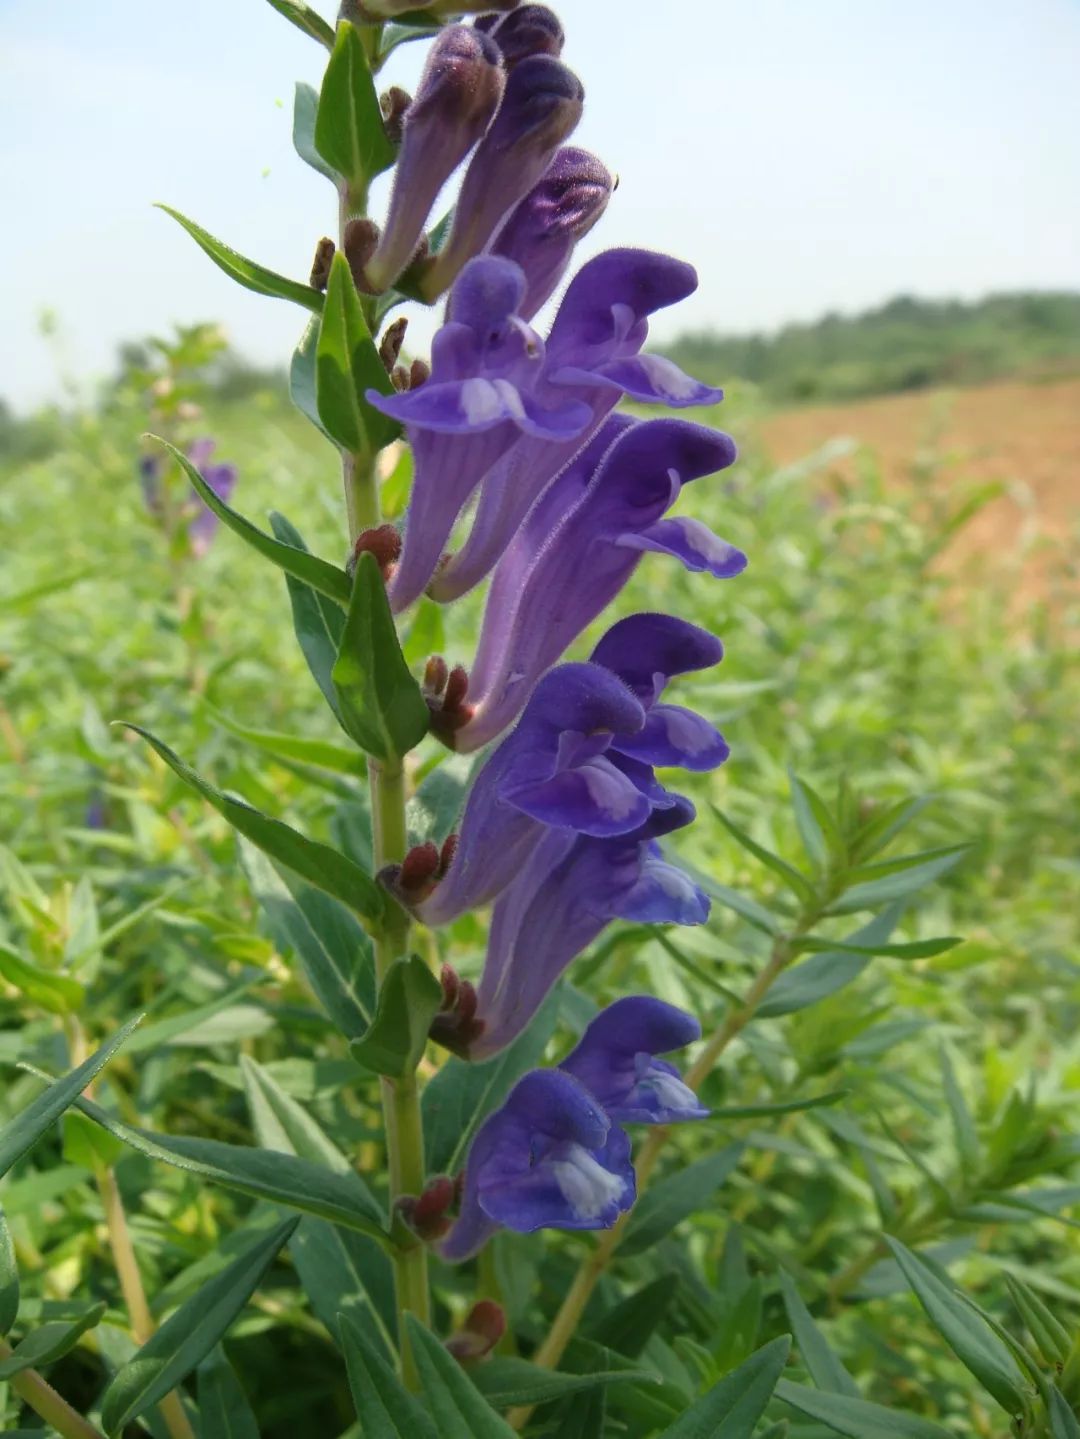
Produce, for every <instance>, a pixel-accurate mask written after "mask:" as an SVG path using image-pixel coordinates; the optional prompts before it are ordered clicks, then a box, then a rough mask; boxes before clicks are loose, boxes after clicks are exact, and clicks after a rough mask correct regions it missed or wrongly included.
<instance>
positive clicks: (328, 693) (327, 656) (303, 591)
mask: <svg viewBox="0 0 1080 1439" xmlns="http://www.w3.org/2000/svg"><path fill="white" fill-rule="evenodd" d="M270 528H271V529H272V530H273V532H274V534H275V535H276V536H277V538H278V539H279V540H281V541H283V542H284V543H285V544H289V545H293V546H294V547H296V548H297V549H306V546H305V544H304V541H303V540H302V539H301V538H300V535H299V533H298V532H297V530H296V529H295V528H294V527H293V526H292V525H291V524H290V523H289V521H288V520H287V519H286V518H285V516H284V515H279V514H277V513H276V512H275V513H272V514H271V515H270ZM346 579H348V577H347V576H346ZM285 583H286V585H287V586H288V590H289V603H290V605H291V606H292V617H293V629H294V630H295V632H296V638H297V641H298V643H299V645H300V649H301V651H302V652H303V656H304V659H305V660H306V661H307V666H308V669H309V670H310V671H311V675H312V678H313V679H314V681H315V683H316V684H317V685H318V686H319V689H320V690H321V691H322V696H323V699H324V700H325V701H326V703H327V704H328V705H329V706H330V709H331V711H332V712H333V714H334V716H335V718H336V719H337V722H338V724H341V723H342V721H341V714H340V713H339V711H338V702H337V693H336V691H335V690H334V684H333V681H332V680H331V678H330V672H331V671H332V670H333V668H334V661H335V660H336V659H337V652H338V646H339V645H340V644H341V636H342V634H343V632H344V630H345V613H344V608H347V607H348V604H349V600H350V599H351V598H352V585H351V584H349V586H348V592H347V594H346V597H345V600H344V608H343V607H342V606H340V605H337V604H335V603H332V602H331V601H330V600H329V599H328V598H327V597H326V596H325V595H322V594H320V593H319V592H318V590H315V589H312V588H311V586H310V585H307V584H305V583H303V582H302V581H301V580H299V579H297V577H296V576H295V575H290V574H288V573H286V575H285ZM342 728H344V725H342Z"/></svg>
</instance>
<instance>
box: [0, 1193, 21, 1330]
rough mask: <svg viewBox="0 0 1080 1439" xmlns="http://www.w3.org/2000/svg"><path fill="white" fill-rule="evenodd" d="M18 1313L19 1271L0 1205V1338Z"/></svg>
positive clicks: (2, 1208)
mask: <svg viewBox="0 0 1080 1439" xmlns="http://www.w3.org/2000/svg"><path fill="white" fill-rule="evenodd" d="M18 1312H19V1269H18V1265H17V1264H16V1262H15V1245H14V1243H13V1242H12V1238H11V1230H10V1229H9V1228H8V1222H7V1219H6V1218H5V1216H4V1207H3V1205H0V1336H3V1335H4V1334H6V1333H7V1332H8V1331H9V1330H10V1328H11V1326H12V1325H13V1324H14V1323H15V1317H16V1315H17V1314H18Z"/></svg>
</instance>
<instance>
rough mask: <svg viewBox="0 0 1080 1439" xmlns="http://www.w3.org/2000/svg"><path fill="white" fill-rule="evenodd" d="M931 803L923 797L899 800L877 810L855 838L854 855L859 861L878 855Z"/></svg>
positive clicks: (930, 798)
mask: <svg viewBox="0 0 1080 1439" xmlns="http://www.w3.org/2000/svg"><path fill="white" fill-rule="evenodd" d="M931 803H932V797H931V796H929V795H923V796H920V797H919V798H918V799H904V800H900V801H899V803H897V804H894V805H889V806H887V807H886V808H884V809H881V810H879V811H878V813H877V814H875V815H873V816H872V817H871V818H870V819H869V820H868V821H867V823H866V824H865V825H863V827H862V829H860V830H859V833H858V834H857V835H856V836H855V843H854V845H853V846H852V848H853V851H854V854H855V855H856V856H858V857H859V858H861V859H869V858H870V857H871V856H872V855H875V854H880V853H881V851H882V850H883V849H884V848H885V847H886V845H889V844H891V843H892V841H893V840H894V839H895V838H896V836H897V835H898V834H901V833H903V831H904V830H905V829H907V827H908V825H910V824H911V823H912V822H913V821H914V820H916V819H918V817H919V815H920V814H922V812H923V810H924V809H926V808H927V807H928V806H929V805H930V804H931Z"/></svg>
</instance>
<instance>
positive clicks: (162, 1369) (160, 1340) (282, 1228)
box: [101, 1219, 298, 1439]
mask: <svg viewBox="0 0 1080 1439" xmlns="http://www.w3.org/2000/svg"><path fill="white" fill-rule="evenodd" d="M297 1223H298V1220H296V1219H289V1220H286V1222H285V1223H284V1224H279V1225H278V1226H277V1228H276V1229H273V1230H272V1231H271V1232H270V1233H269V1234H268V1235H265V1236H264V1237H263V1238H262V1239H260V1240H259V1241H258V1242H257V1243H255V1244H253V1245H252V1246H251V1248H250V1249H248V1250H246V1251H245V1252H244V1253H243V1254H241V1255H240V1257H239V1259H236V1260H234V1261H233V1263H232V1264H230V1265H229V1267H228V1268H227V1269H223V1270H222V1271H221V1273H220V1274H215V1275H214V1277H213V1278H212V1279H211V1280H209V1282H208V1283H206V1284H204V1285H203V1287H202V1288H201V1289H200V1290H199V1291H198V1292H197V1293H196V1294H194V1295H192V1297H191V1298H190V1299H189V1300H187V1301H186V1303H184V1304H181V1306H180V1308H179V1309H178V1310H177V1311H176V1313H175V1314H172V1315H170V1316H169V1318H168V1319H167V1320H166V1321H165V1323H164V1324H163V1325H162V1326H161V1328H160V1329H159V1330H158V1331H157V1333H156V1334H155V1335H153V1337H152V1338H150V1339H148V1340H147V1342H146V1343H145V1344H144V1345H143V1346H142V1348H141V1349H140V1350H139V1351H138V1353H137V1354H135V1356H134V1358H132V1359H130V1360H129V1361H128V1363H127V1364H125V1365H124V1366H123V1367H122V1368H121V1369H119V1370H118V1371H117V1373H116V1374H115V1375H114V1377H113V1379H112V1382H111V1383H110V1384H109V1387H108V1388H107V1389H106V1390H105V1394H104V1396H103V1398H102V1401H101V1423H102V1426H103V1427H104V1429H105V1432H106V1434H110V1435H112V1434H118V1433H119V1432H120V1430H122V1429H123V1428H124V1426H125V1425H126V1424H130V1423H131V1421H132V1420H133V1419H137V1418H138V1417H139V1415H140V1414H143V1413H144V1412H145V1411H146V1410H147V1409H149V1408H150V1407H151V1406H152V1405H154V1404H156V1403H157V1402H158V1400H159V1399H163V1398H164V1397H165V1395H166V1394H168V1393H169V1392H170V1391H171V1390H173V1389H175V1388H176V1386H177V1385H178V1384H179V1383H180V1382H181V1381H182V1380H183V1379H185V1378H186V1377H187V1376H188V1375H189V1374H190V1373H191V1371H192V1370H193V1369H194V1368H195V1367H196V1365H198V1364H199V1363H200V1362H201V1361H202V1360H203V1359H205V1358H206V1356H207V1355H208V1354H209V1353H210V1351H211V1350H212V1349H213V1348H214V1346H215V1345H216V1344H217V1343H218V1342H219V1341H220V1340H221V1339H222V1338H223V1337H224V1336H225V1334H226V1333H227V1332H228V1330H229V1328H230V1327H231V1325H232V1323H233V1321H234V1320H235V1319H236V1317H237V1315H238V1314H239V1313H240V1311H241V1310H242V1309H243V1307H244V1306H245V1304H247V1302H248V1300H249V1299H250V1298H251V1296H252V1294H254V1292H255V1290H256V1289H257V1288H258V1286H259V1284H260V1283H261V1281H262V1279H263V1277H264V1275H265V1274H266V1272H267V1270H268V1269H269V1268H270V1266H271V1264H273V1262H274V1260H275V1258H276V1257H277V1253H278V1250H279V1249H281V1248H282V1246H283V1245H285V1244H287V1243H288V1241H289V1237H290V1235H291V1234H292V1232H293V1230H294V1229H295V1228H296V1225H297ZM204 1439H205V1436H204Z"/></svg>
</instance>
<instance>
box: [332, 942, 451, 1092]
mask: <svg viewBox="0 0 1080 1439" xmlns="http://www.w3.org/2000/svg"><path fill="white" fill-rule="evenodd" d="M442 1001H443V992H442V985H441V984H440V983H439V981H438V980H437V979H436V978H435V976H434V975H433V974H432V972H431V970H430V969H428V967H427V965H426V964H425V963H424V961H423V960H422V959H421V958H420V956H419V955H417V954H414V955H411V956H410V957H409V958H408V959H395V960H394V962H393V964H392V965H391V966H390V968H389V969H388V970H387V972H386V977H385V979H384V980H383V982H382V987H381V988H380V990H379V999H378V1007H377V1009H376V1011H375V1018H374V1020H373V1021H372V1024H371V1028H370V1029H369V1030H368V1032H367V1033H366V1034H364V1035H362V1036H361V1037H360V1038H359V1039H354V1040H353V1042H352V1043H351V1044H350V1045H349V1052H350V1053H351V1054H352V1057H353V1058H354V1059H355V1060H356V1062H357V1064H362V1065H363V1066H364V1068H365V1069H370V1070H372V1071H373V1072H374V1073H375V1074H388V1075H391V1076H393V1078H395V1079H400V1078H401V1076H402V1075H405V1074H411V1073H412V1072H413V1070H414V1069H415V1068H416V1066H417V1065H418V1064H419V1063H420V1059H421V1056H422V1055H423V1053H424V1046H425V1045H426V1044H427V1037H428V1030H429V1029H430V1028H431V1021H432V1020H433V1019H434V1018H435V1016H436V1014H438V1012H439V1010H440V1008H441V1007H442Z"/></svg>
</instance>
